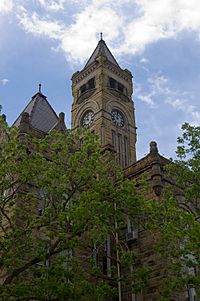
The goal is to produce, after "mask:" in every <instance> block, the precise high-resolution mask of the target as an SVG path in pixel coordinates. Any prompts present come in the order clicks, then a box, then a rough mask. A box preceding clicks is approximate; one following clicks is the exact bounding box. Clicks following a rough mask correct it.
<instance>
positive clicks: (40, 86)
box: [39, 84, 42, 93]
mask: <svg viewBox="0 0 200 301" xmlns="http://www.w3.org/2000/svg"><path fill="white" fill-rule="evenodd" d="M41 88H42V85H41V84H39V93H41Z"/></svg>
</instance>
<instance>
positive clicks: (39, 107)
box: [13, 92, 58, 133]
mask: <svg viewBox="0 0 200 301" xmlns="http://www.w3.org/2000/svg"><path fill="white" fill-rule="evenodd" d="M24 112H26V113H28V114H29V118H30V124H31V126H32V127H33V128H36V129H38V130H40V131H43V132H45V133H48V132H49V131H50V130H51V129H52V128H53V127H54V126H55V125H56V123H57V122H58V116H57V115H56V113H55V111H54V110H53V108H52V107H51V105H50V104H49V102H48V101H47V98H46V96H45V95H43V94H42V93H41V92H38V93H36V94H35V95H34V96H33V97H32V99H31V101H30V102H29V103H28V105H27V106H26V107H25V109H24V110H23V111H22V113H24ZM22 113H21V114H20V115H19V117H18V118H17V120H16V121H15V122H14V124H13V125H14V126H16V127H18V126H19V125H20V120H21V116H22Z"/></svg>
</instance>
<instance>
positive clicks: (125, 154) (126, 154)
mask: <svg viewBox="0 0 200 301" xmlns="http://www.w3.org/2000/svg"><path fill="white" fill-rule="evenodd" d="M127 165H128V139H127V137H124V166H127Z"/></svg>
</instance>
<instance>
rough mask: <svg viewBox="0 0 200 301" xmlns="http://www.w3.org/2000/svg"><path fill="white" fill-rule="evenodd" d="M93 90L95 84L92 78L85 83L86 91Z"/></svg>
mask: <svg viewBox="0 0 200 301" xmlns="http://www.w3.org/2000/svg"><path fill="white" fill-rule="evenodd" d="M94 88H95V83H94V77H93V78H91V79H90V80H89V81H88V82H87V90H91V89H94Z"/></svg>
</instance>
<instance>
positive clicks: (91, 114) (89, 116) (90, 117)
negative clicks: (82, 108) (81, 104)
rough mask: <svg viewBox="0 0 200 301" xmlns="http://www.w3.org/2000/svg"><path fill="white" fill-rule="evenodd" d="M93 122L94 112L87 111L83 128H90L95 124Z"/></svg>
mask: <svg viewBox="0 0 200 301" xmlns="http://www.w3.org/2000/svg"><path fill="white" fill-rule="evenodd" d="M93 121H94V112H93V111H87V112H86V113H85V114H84V115H83V117H82V119H81V126H82V127H89V126H90V125H91V124H92V123H93Z"/></svg>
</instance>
